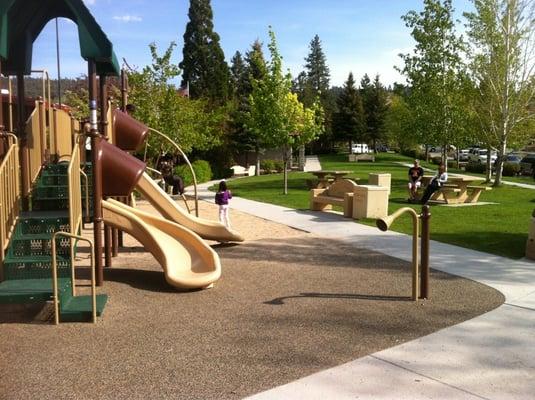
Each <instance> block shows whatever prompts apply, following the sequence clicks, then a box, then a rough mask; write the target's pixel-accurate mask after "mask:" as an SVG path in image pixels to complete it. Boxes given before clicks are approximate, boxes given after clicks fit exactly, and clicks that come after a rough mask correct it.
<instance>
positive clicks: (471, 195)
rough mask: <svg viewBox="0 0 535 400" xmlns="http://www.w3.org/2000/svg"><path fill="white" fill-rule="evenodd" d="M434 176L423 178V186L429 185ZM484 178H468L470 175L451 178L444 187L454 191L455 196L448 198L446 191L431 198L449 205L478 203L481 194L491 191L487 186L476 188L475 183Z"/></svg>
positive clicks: (436, 193) (439, 192) (438, 192)
mask: <svg viewBox="0 0 535 400" xmlns="http://www.w3.org/2000/svg"><path fill="white" fill-rule="evenodd" d="M434 177H435V175H433V176H429V175H426V176H423V177H422V184H423V185H424V186H427V185H429V182H431V179H433V178H434ZM483 180H484V178H481V177H478V176H468V175H459V176H449V177H448V181H447V182H446V183H445V184H444V185H442V188H444V189H446V190H447V189H453V190H454V193H455V195H454V196H446V195H445V193H444V191H445V190H442V191H440V190H439V191H437V192H435V193H434V194H433V196H431V200H444V201H445V202H446V203H447V204H460V203H477V201H478V200H479V196H480V195H481V192H483V191H486V190H490V188H489V187H487V186H474V183H475V182H478V183H479V182H481V181H483Z"/></svg>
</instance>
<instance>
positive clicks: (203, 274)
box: [102, 200, 221, 289]
mask: <svg viewBox="0 0 535 400" xmlns="http://www.w3.org/2000/svg"><path fill="white" fill-rule="evenodd" d="M102 213H103V217H104V222H105V223H106V224H107V225H110V226H113V227H114V228H118V229H120V230H122V231H125V232H127V233H129V234H130V235H132V236H133V237H135V238H136V239H137V240H139V241H140V242H141V244H143V246H145V248H146V249H147V250H148V251H149V252H150V253H151V254H152V255H153V256H154V258H156V260H157V261H158V262H159V263H160V265H161V266H162V268H163V270H164V273H165V280H166V281H167V283H169V284H170V285H171V286H175V287H177V288H182V289H199V288H206V287H208V286H210V285H211V284H212V283H214V282H215V281H217V280H218V279H219V277H220V276H221V264H220V262H219V256H218V255H217V253H216V252H215V251H214V250H213V249H212V248H211V247H210V246H208V245H207V244H206V243H205V242H204V241H203V240H202V239H201V238H200V237H199V236H198V235H196V234H195V233H194V232H192V231H190V230H189V229H187V228H184V227H182V226H180V225H178V224H176V223H174V222H169V221H166V220H164V219H162V218H159V217H156V216H154V215H152V214H148V213H146V212H143V211H140V210H136V209H135V208H132V207H129V206H127V205H124V204H122V203H120V202H118V201H115V200H102Z"/></svg>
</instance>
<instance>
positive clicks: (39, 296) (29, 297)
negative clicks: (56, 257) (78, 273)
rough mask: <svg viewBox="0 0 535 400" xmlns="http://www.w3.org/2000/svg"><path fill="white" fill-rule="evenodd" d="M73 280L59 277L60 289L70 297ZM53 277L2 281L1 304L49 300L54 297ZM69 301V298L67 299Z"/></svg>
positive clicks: (0, 289) (0, 285) (0, 290)
mask: <svg viewBox="0 0 535 400" xmlns="http://www.w3.org/2000/svg"><path fill="white" fill-rule="evenodd" d="M70 287H71V281H70V279H67V278H60V279H58V290H59V292H60V293H65V294H67V296H65V298H66V299H67V298H68V297H69V293H70V290H71V289H70ZM52 292H53V290H52V279H50V278H49V279H20V280H8V281H3V282H1V283H0V304H26V303H39V302H43V301H48V300H50V299H51V298H52V294H53V293H52ZM66 301H67V300H66Z"/></svg>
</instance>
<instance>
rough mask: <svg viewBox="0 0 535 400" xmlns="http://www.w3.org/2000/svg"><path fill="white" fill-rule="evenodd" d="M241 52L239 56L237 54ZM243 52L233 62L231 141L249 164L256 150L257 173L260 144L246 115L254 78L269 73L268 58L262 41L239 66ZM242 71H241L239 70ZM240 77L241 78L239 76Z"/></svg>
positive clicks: (258, 171) (257, 170) (253, 46)
mask: <svg viewBox="0 0 535 400" xmlns="http://www.w3.org/2000/svg"><path fill="white" fill-rule="evenodd" d="M238 54H240V56H239V57H237V55H238ZM239 58H241V53H239V52H237V53H236V55H235V56H234V58H233V62H232V68H231V71H232V79H233V81H235V80H236V82H237V83H236V84H235V85H236V87H235V90H234V100H235V109H234V111H233V112H232V116H231V117H232V118H231V120H232V122H231V143H232V148H233V150H234V152H235V153H236V154H245V155H246V163H247V164H248V159H247V154H248V152H250V151H255V153H256V159H257V168H256V172H257V174H259V173H260V165H259V161H258V156H259V153H260V146H259V142H258V138H257V137H256V136H255V135H253V134H252V133H251V132H250V131H249V130H248V129H247V127H246V126H245V124H244V119H245V115H246V114H247V113H248V112H249V96H250V95H251V93H252V91H253V85H252V81H253V80H261V79H263V78H264V76H265V74H266V73H267V67H266V60H265V59H264V54H263V51H262V43H261V42H260V41H258V40H256V41H255V42H254V43H253V44H252V45H251V49H250V50H249V51H247V52H246V53H245V58H244V59H242V61H243V71H241V70H242V67H240V66H239V64H240V61H239ZM239 71H241V72H239ZM238 77H239V78H238Z"/></svg>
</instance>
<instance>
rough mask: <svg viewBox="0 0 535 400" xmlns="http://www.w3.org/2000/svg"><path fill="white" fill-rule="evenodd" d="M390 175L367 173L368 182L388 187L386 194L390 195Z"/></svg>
mask: <svg viewBox="0 0 535 400" xmlns="http://www.w3.org/2000/svg"><path fill="white" fill-rule="evenodd" d="M391 181H392V175H390V174H368V184H369V185H377V186H383V187H385V188H388V195H389V196H390V183H391Z"/></svg>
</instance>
